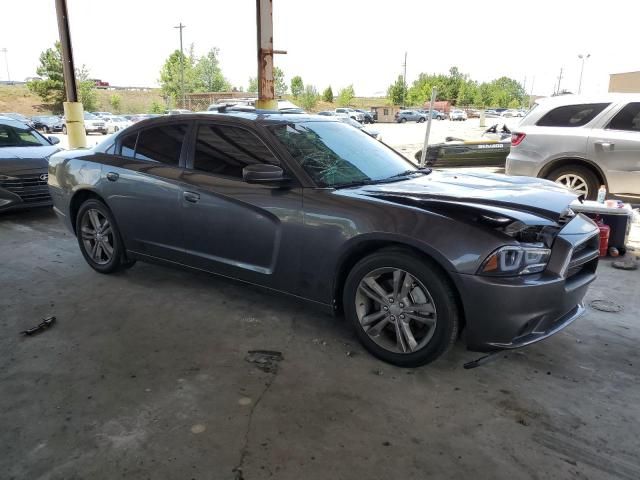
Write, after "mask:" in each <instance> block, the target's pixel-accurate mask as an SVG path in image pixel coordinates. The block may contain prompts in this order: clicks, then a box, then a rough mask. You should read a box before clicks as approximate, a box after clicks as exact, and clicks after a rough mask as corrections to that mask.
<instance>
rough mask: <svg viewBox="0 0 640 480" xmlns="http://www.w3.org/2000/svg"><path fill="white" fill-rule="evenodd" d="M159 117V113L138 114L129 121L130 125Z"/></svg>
mask: <svg viewBox="0 0 640 480" xmlns="http://www.w3.org/2000/svg"><path fill="white" fill-rule="evenodd" d="M161 116H162V115H161V114H160V113H140V114H138V115H134V116H133V117H131V118H130V119H129V120H130V121H131V123H138V122H139V121H141V120H146V119H148V118H157V117H161Z"/></svg>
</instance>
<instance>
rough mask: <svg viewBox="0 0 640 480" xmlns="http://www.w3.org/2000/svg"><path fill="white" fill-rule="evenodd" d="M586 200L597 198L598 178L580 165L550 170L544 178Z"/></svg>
mask: <svg viewBox="0 0 640 480" xmlns="http://www.w3.org/2000/svg"><path fill="white" fill-rule="evenodd" d="M546 178H547V179H548V180H551V181H553V182H556V183H557V184H560V185H562V186H563V187H565V188H568V189H569V190H571V191H573V192H574V193H575V194H576V195H582V196H583V197H584V198H585V199H586V200H595V199H596V198H597V196H598V178H597V177H596V176H595V174H594V173H593V172H592V171H591V170H589V169H588V168H585V167H583V166H581V165H567V166H565V167H560V168H556V169H555V170H552V171H551V172H550V173H549V174H548V175H547V177H546Z"/></svg>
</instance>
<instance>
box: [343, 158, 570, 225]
mask: <svg viewBox="0 0 640 480" xmlns="http://www.w3.org/2000/svg"><path fill="white" fill-rule="evenodd" d="M357 190H359V194H362V195H366V196H373V197H377V198H381V199H384V200H387V201H391V202H395V203H401V204H410V205H412V206H422V207H424V208H431V207H433V208H436V209H437V207H438V205H439V204H442V203H447V204H455V205H457V206H460V207H468V208H477V209H480V210H484V211H493V212H495V213H499V214H500V215H506V216H509V217H511V218H515V219H517V220H521V221H524V222H526V223H531V222H533V223H535V221H536V218H535V217H538V218H539V217H543V218H545V219H548V220H551V221H553V222H557V221H558V220H559V219H560V218H561V217H563V216H565V215H567V214H568V213H569V204H570V203H571V202H572V201H574V200H575V199H576V198H577V196H576V195H575V194H573V193H572V192H570V191H569V190H567V189H565V188H564V187H561V186H559V185H557V184H555V183H553V182H550V181H548V180H543V179H539V178H530V177H510V176H507V175H497V174H488V173H475V172H474V173H454V172H442V171H432V172H431V173H430V174H428V175H422V176H420V177H415V178H412V179H410V180H404V181H399V182H394V183H383V184H377V185H365V186H362V187H358V188H357ZM354 193H355V192H354ZM407 200H410V202H407ZM518 212H520V213H524V214H525V215H521V214H519V213H518Z"/></svg>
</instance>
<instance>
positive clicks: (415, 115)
mask: <svg viewBox="0 0 640 480" xmlns="http://www.w3.org/2000/svg"><path fill="white" fill-rule="evenodd" d="M394 117H395V120H396V122H397V123H405V122H409V121H411V122H418V123H422V122H426V121H427V116H426V115H425V114H424V113H420V112H419V111H417V110H400V111H399V112H396V114H395V115H394Z"/></svg>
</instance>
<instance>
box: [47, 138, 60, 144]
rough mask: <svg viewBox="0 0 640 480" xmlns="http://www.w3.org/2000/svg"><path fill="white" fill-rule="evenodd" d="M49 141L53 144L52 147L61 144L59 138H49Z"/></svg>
mask: <svg viewBox="0 0 640 480" xmlns="http://www.w3.org/2000/svg"><path fill="white" fill-rule="evenodd" d="M47 140H49V141H50V142H51V145H57V144H59V143H60V139H59V138H58V137H47Z"/></svg>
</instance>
